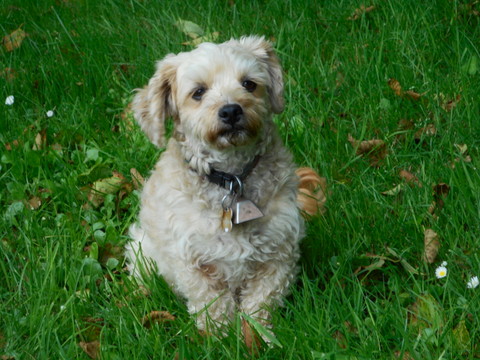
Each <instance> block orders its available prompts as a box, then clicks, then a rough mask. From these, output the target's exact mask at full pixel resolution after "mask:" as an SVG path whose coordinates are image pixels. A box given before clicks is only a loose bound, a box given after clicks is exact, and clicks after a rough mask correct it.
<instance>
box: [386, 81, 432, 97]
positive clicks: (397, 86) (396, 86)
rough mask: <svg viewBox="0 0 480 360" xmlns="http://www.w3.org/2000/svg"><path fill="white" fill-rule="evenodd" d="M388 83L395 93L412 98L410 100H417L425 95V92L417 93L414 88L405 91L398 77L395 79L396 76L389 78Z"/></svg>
mask: <svg viewBox="0 0 480 360" xmlns="http://www.w3.org/2000/svg"><path fill="white" fill-rule="evenodd" d="M387 83H388V86H389V87H390V89H392V90H393V92H394V93H395V95H397V96H399V97H403V98H407V99H410V100H414V101H417V100H420V98H421V97H422V96H423V95H425V93H423V94H419V93H417V92H416V91H413V90H407V91H403V89H402V85H401V84H400V82H399V81H398V80H397V79H394V78H391V79H389V80H388V82H387Z"/></svg>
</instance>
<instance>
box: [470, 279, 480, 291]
mask: <svg viewBox="0 0 480 360" xmlns="http://www.w3.org/2000/svg"><path fill="white" fill-rule="evenodd" d="M478 284H480V282H479V281H478V276H472V277H471V278H470V280H469V281H468V282H467V288H469V289H475V288H476V287H477V286H478Z"/></svg>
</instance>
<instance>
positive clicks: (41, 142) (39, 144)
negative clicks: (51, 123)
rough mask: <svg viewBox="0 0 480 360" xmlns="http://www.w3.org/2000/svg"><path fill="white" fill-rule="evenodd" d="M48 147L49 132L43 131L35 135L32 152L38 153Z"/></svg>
mask: <svg viewBox="0 0 480 360" xmlns="http://www.w3.org/2000/svg"><path fill="white" fill-rule="evenodd" d="M46 145H47V130H46V129H43V130H42V131H40V132H39V133H38V134H37V135H35V143H34V144H33V146H32V150H35V151H38V150H41V149H43V148H45V146H46Z"/></svg>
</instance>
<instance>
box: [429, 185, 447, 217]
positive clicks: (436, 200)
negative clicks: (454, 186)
mask: <svg viewBox="0 0 480 360" xmlns="http://www.w3.org/2000/svg"><path fill="white" fill-rule="evenodd" d="M449 192H450V186H448V185H447V184H445V183H440V184H436V185H434V186H433V201H432V205H430V207H429V208H428V212H429V213H430V214H431V215H432V216H433V217H434V218H437V217H438V213H439V212H440V211H441V210H442V209H443V207H444V206H445V202H444V199H445V197H446V196H447V195H448V193H449Z"/></svg>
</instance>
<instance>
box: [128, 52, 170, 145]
mask: <svg viewBox="0 0 480 360" xmlns="http://www.w3.org/2000/svg"><path fill="white" fill-rule="evenodd" d="M175 58H176V56H175V55H173V54H170V55H167V56H166V57H165V58H164V59H163V60H161V61H159V62H158V63H157V71H156V72H155V74H154V75H153V77H152V78H151V79H150V81H149V82H148V85H147V86H145V87H144V88H143V89H139V90H138V92H137V94H136V95H135V97H134V99H133V102H132V109H133V113H134V116H135V119H136V120H137V122H138V123H139V125H140V127H141V128H142V130H143V131H144V132H145V134H147V136H148V138H149V139H150V141H151V142H152V143H153V144H154V145H156V146H158V147H164V146H165V121H166V120H167V118H169V117H176V114H177V107H176V104H175V91H176V90H175V89H176V74H177V67H178V65H177V61H175Z"/></svg>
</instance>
